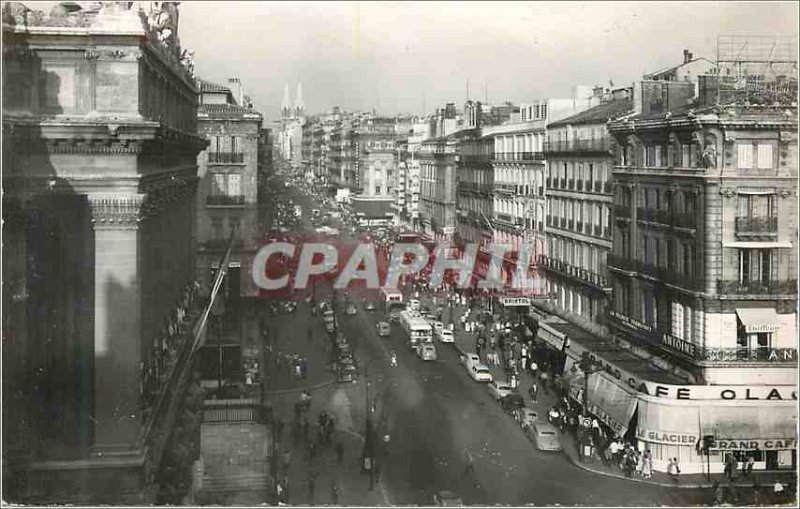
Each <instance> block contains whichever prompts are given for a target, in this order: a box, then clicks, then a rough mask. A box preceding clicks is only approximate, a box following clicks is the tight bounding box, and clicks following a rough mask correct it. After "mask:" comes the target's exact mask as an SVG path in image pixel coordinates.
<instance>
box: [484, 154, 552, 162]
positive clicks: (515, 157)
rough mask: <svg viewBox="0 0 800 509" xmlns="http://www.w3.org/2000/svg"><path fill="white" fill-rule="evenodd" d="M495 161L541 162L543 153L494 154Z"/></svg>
mask: <svg viewBox="0 0 800 509" xmlns="http://www.w3.org/2000/svg"><path fill="white" fill-rule="evenodd" d="M494 160H495V161H543V160H544V152H495V154H494Z"/></svg>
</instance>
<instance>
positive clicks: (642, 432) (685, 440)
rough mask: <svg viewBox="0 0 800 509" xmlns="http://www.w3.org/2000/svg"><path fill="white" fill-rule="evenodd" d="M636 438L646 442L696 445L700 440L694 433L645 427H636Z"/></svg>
mask: <svg viewBox="0 0 800 509" xmlns="http://www.w3.org/2000/svg"><path fill="white" fill-rule="evenodd" d="M636 438H638V439H640V440H644V441H645V442H650V443H657V444H670V445H695V444H696V443H697V441H698V440H699V437H698V435H696V434H693V433H675V432H671V431H656V430H652V429H644V428H636Z"/></svg>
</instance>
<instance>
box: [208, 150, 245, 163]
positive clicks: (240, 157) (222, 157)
mask: <svg viewBox="0 0 800 509" xmlns="http://www.w3.org/2000/svg"><path fill="white" fill-rule="evenodd" d="M208 164H244V153H242V152H209V153H208Z"/></svg>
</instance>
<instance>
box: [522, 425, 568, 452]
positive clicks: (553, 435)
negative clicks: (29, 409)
mask: <svg viewBox="0 0 800 509" xmlns="http://www.w3.org/2000/svg"><path fill="white" fill-rule="evenodd" d="M525 435H527V437H528V439H529V440H531V441H532V442H533V443H534V445H536V448H537V449H539V450H540V451H560V450H561V439H560V438H559V436H558V430H557V429H556V427H555V426H553V425H552V424H550V423H549V422H535V423H533V426H530V427H529V428H526V430H525Z"/></svg>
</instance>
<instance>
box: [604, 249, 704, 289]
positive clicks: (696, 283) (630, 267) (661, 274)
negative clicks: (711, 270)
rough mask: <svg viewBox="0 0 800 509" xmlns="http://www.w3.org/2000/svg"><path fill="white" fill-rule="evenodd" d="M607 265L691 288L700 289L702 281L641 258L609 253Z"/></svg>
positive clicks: (691, 275)
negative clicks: (635, 258) (636, 258)
mask: <svg viewBox="0 0 800 509" xmlns="http://www.w3.org/2000/svg"><path fill="white" fill-rule="evenodd" d="M608 266H609V267H615V268H618V269H622V270H625V271H629V272H637V273H639V274H644V275H647V276H650V277H652V278H655V279H657V280H659V281H663V282H665V283H670V284H673V285H675V286H679V287H681V288H687V289H692V290H699V289H702V287H703V284H704V281H703V279H702V278H698V277H697V276H696V275H694V274H686V273H684V272H683V271H677V270H673V269H670V268H666V267H659V266H658V265H654V264H652V263H646V262H643V261H641V260H634V259H631V258H627V257H623V256H619V255H615V254H609V255H608Z"/></svg>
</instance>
